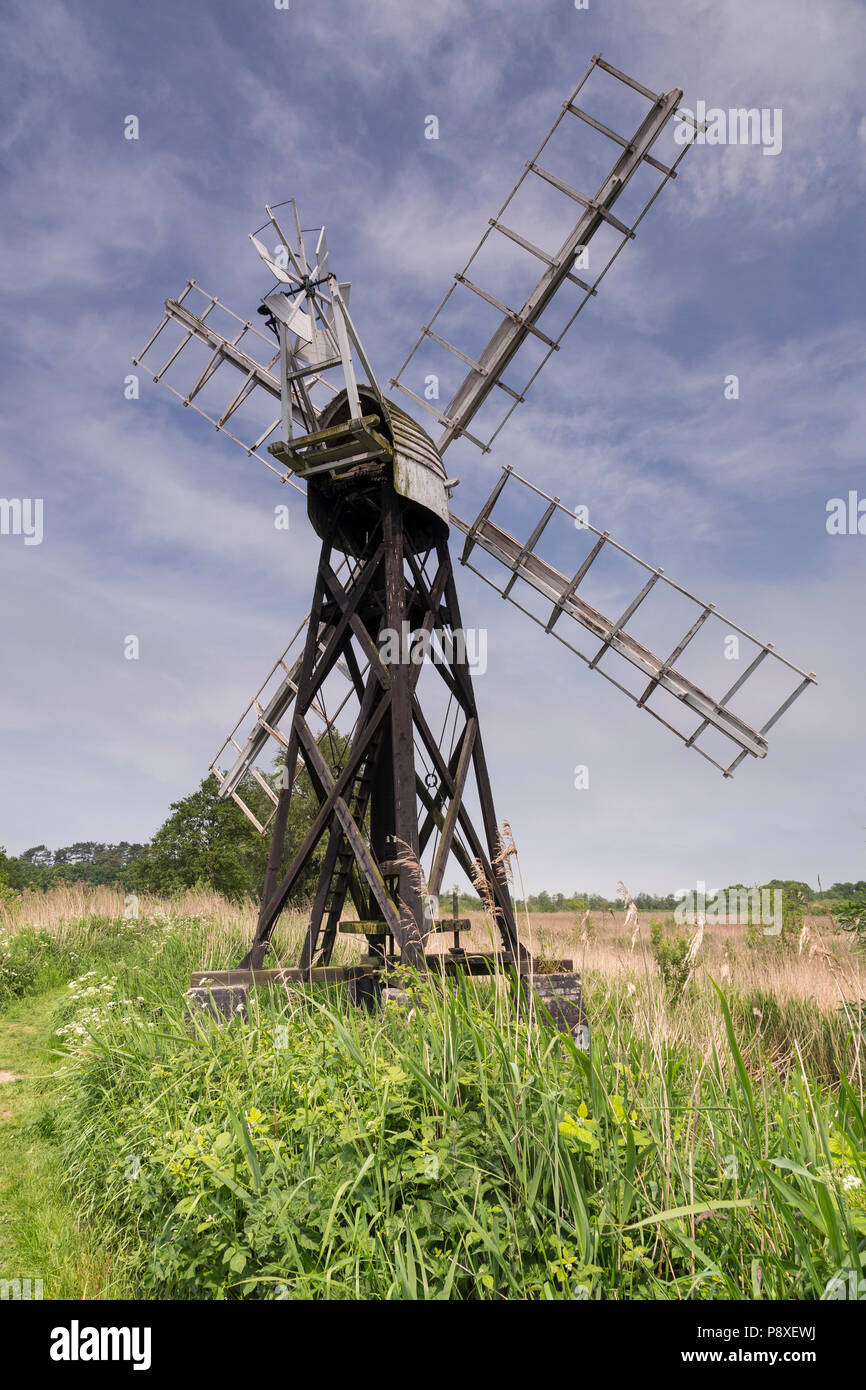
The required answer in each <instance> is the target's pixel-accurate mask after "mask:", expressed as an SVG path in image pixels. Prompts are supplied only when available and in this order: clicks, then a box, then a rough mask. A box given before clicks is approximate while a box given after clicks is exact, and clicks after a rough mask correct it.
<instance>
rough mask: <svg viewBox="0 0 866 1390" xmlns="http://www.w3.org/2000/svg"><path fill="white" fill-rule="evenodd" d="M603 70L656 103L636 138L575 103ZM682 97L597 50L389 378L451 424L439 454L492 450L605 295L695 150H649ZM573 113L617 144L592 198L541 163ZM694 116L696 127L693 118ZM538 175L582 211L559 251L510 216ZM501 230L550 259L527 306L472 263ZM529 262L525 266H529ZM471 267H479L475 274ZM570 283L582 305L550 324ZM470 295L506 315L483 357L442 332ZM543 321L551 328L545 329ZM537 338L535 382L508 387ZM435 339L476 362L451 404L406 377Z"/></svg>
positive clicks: (530, 252) (525, 252) (531, 256)
mask: <svg viewBox="0 0 866 1390" xmlns="http://www.w3.org/2000/svg"><path fill="white" fill-rule="evenodd" d="M595 73H602V74H606V75H608V76H609V77H611V78H613V79H615V80H616V81H617V82H618V83H620V84H621V85H623V86H625V87H627V88H629V89H631V90H632V91H633V92H636V93H638V94H639V95H640V96H641V97H642V98H643V99H645V100H646V101H649V103H650V107H649V110H648V111H647V113H646V114H645V115H644V117H643V119H642V120H641V121H640V124H639V125H638V127H637V130H636V131H635V133H634V135H633V136H632V137H631V139H626V137H624V136H622V135H619V134H617V132H616V131H614V130H612V129H611V128H610V127H609V126H608V125H606V124H605V123H604V122H602V121H600V120H597V119H596V118H595V117H594V116H592V115H590V114H589V113H588V112H587V111H585V110H584V109H583V107H581V106H578V105H577V97H578V96H579V94H580V93H581V91H582V89H583V88H584V87H585V86H586V84H587V82H588V81H589V79H590V78H591V77H592V76H593V74H595ZM608 85H609V84H608ZM681 97H682V91H681V90H679V89H678V88H677V89H674V90H672V91H670V92H667V93H663V94H657V93H655V92H651V91H650V90H649V88H647V87H644V86H643V85H642V84H641V83H639V82H636V81H635V80H634V79H633V78H631V77H628V76H627V75H626V74H625V73H623V72H620V71H619V69H617V68H614V67H612V66H611V65H610V64H609V63H606V62H604V61H603V59H602V58H601V56H600V55H596V56H595V57H594V58H593V59H592V62H591V63H590V66H589V68H588V69H587V71H586V73H585V74H584V76H583V78H582V79H581V81H580V82H579V83H578V86H577V87H576V88H575V90H574V92H573V93H572V95H571V97H570V99H569V100H568V101H566V102H564V103H563V108H562V111H561V112H560V114H559V116H558V117H557V119H556V121H555V122H554V124H553V126H552V127H551V129H550V130H549V131H548V133H547V135H546V136H545V138H544V140H543V141H542V143H541V145H540V147H539V149H538V151H537V152H536V154H535V156H534V157H533V159H531V160H530V161H529V162H528V163H527V165H526V167H525V169H524V172H523V174H522V175H521V176H520V178H519V179H518V181H517V183H516V184H515V186H514V187H513V188H512V190H511V192H510V193H509V195H508V197H507V198H506V200H505V202H504V203H503V205H502V207H501V208H500V210H499V212H498V213H497V215H496V217H495V218H491V219H490V222H489V225H488V229H487V231H486V232H485V233H484V235H483V237H482V238H481V241H480V242H479V243H478V245H477V246H476V248H475V250H474V251H473V252H472V255H471V256H470V258H469V260H468V262H467V264H466V267H465V268H464V270H463V272H462V273H460V274H458V275H456V276H455V277H454V283H453V284H452V285H451V287H450V288H449V290H448V292H447V293H446V295H445V297H444V299H443V300H442V301H441V303H440V304H439V306H438V307H437V309H436V311H435V313H434V314H433V317H432V318H431V319H430V321H429V323H428V324H426V325H425V327H424V328H423V329H422V331H421V336H420V338H419V339H418V341H417V342H416V344H415V346H414V347H413V348H412V351H411V352H410V353H409V356H408V357H407V358H406V360H405V362H404V363H403V365H402V366H401V368H400V370H399V371H398V372H397V374H396V376H395V377H393V378H392V379H391V385H392V386H395V387H397V389H398V390H400V391H402V392H403V393H404V394H405V395H407V396H409V397H411V398H412V400H414V401H415V402H416V404H418V405H420V406H422V407H423V408H424V409H425V410H427V411H428V412H429V413H430V414H432V415H434V416H435V418H436V419H437V420H438V421H439V423H440V424H441V425H442V426H443V432H442V434H441V436H440V437H439V439H438V440H437V441H436V443H437V447H438V449H439V451H440V453H442V452H443V451H444V450H445V449H446V448H447V447H448V445H449V444H450V443H452V441H453V440H454V439H456V438H458V437H463V438H466V439H468V440H469V441H470V442H471V443H473V444H475V445H477V447H478V448H480V449H481V450H482V451H483V452H485V453H486V452H487V451H488V450H489V449H490V447H491V445H492V443H493V440H494V439H495V438H496V436H497V435H498V434H499V431H500V430H501V429H502V427H503V426H504V425H505V423H506V421H507V420H508V419H509V418H510V416H511V414H512V412H513V411H514V410H515V409H516V408H517V406H518V405H519V404H520V403H521V402H522V401H523V400H524V398H525V396H526V392H527V391H528V390H529V387H530V386H531V385H532V384H533V382H534V381H535V378H536V377H537V375H538V373H539V372H540V370H541V368H542V367H543V366H544V365H545V363H546V362H547V361H548V360H549V359H550V357H551V356H552V354H553V353H554V352H558V351H559V347H560V344H561V342H562V339H563V338H564V337H565V334H566V333H567V332H568V329H569V328H570V327H571V325H572V323H573V322H574V320H575V319H576V318H577V315H578V314H579V313H580V311H581V309H582V308H583V307H584V305H585V304H586V303H587V301H588V300H589V299H591V298H593V297H594V296H595V295H596V294H597V292H598V286H599V284H600V282H601V281H602V280H603V279H604V277H605V275H606V274H607V272H608V270H609V269H610V267H611V266H612V264H613V262H614V261H615V260H616V258H617V257H618V256H619V254H620V252H621V251H622V249H623V247H624V246H626V245H627V244H628V242H629V241H631V240H633V239H634V236H635V232H636V229H637V227H638V224H639V223H640V222H641V221H642V220H643V218H644V217H645V215H646V213H647V212H648V211H649V209H650V207H651V206H652V204H653V203H654V202H655V200H656V198H657V197H658V195H659V193H660V192H661V190H662V188H664V186H665V185H666V184H667V183H668V182H669V181H670V180H671V179H673V178H675V177H676V170H677V165H678V164H679V163H680V161H681V160H682V158H683V157H684V155H685V154H686V152H687V151H688V150H689V148H690V143H686V144H685V145H684V146H683V148H682V150H681V152H680V154H679V156H678V157H677V159H676V160H675V161H674V163H673V164H671V165H666V164H663V163H662V162H661V161H660V160H658V159H656V158H655V156H654V155H653V154H651V150H652V149H653V147H654V146H655V144H656V142H657V140H658V138H659V136H660V135H661V134H662V132H663V131H664V130H665V128H666V127H667V125H668V123H669V122H670V121H671V120H673V119H674V117H676V116H677V114H678V113H677V106H678V103H679V101H680V99H681ZM679 119H680V120H687V121H690V122H691V118H690V117H687V116H685V115H680V116H679ZM572 120H574V121H579V122H580V123H581V124H582V126H583V128H584V129H585V128H589V129H592V130H594V131H595V132H596V134H597V135H599V136H601V137H603V139H604V140H605V141H607V142H608V145H610V144H613V146H614V147H615V149H617V150H618V151H619V153H618V155H617V157H616V159H615V161H614V163H613V165H612V167H611V168H610V169H609V172H608V173H607V174H606V176H605V177H604V178H603V179H602V181H601V184H600V185H599V186H598V189H597V192H596V193H595V195H594V196H590V195H588V194H586V193H583V192H581V191H580V190H578V189H577V188H574V187H573V186H572V184H571V183H570V182H568V181H566V179H564V178H562V177H561V176H560V175H559V174H558V173H555V172H554V171H553V170H551V169H549V168H547V167H545V165H544V164H542V163H541V159H542V157H544V158H545V160H547V158H548V156H547V154H546V153H545V152H546V151H547V150H548V149H550V151H551V153H554V152H555V151H556V150H557V148H558V143H559V142H558V140H557V136H558V135H559V134H561V127H562V123H563V122H567V121H572ZM691 123H692V124H693V122H691ZM560 157H562V155H560ZM548 162H549V161H548ZM566 167H567V166H566ZM650 169H651V170H653V171H654V175H659V174H660V175H661V179H660V181H657V186H655V187H654V189H653V191H652V193H651V195H650V196H649V197H648V198H647V199H646V200H645V201H644V202H643V206H642V207H641V209H640V211H639V213H638V214H637V216H635V217H634V218H633V220H632V221H631V222H624V221H622V220H621V219H620V218H619V217H618V216H617V215H616V213H615V212H614V211H613V209H614V207H615V206H616V205H617V203H618V202H619V200H620V199H621V198H622V196H623V194H624V193H625V191H626V188H627V186H628V184H629V183H630V182H631V180H632V179H633V178H634V177H635V175H637V174H638V172H639V171H643V172H645V171H647V170H650ZM533 181H538V182H539V183H542V184H544V185H546V186H547V187H548V188H553V189H554V190H555V191H556V193H557V194H558V195H559V197H560V198H561V199H563V200H564V203H565V205H566V206H567V207H570V208H574V206H575V205H576V206H577V208H578V209H579V211H578V213H577V215H576V220H573V221H572V225H571V226H570V228H569V230H568V232H567V234H566V236H565V238H564V240H563V241H562V243H561V245H560V247H559V249H558V250H555V251H554V250H545V249H543V248H542V247H540V246H538V245H536V244H535V243H534V242H533V241H532V240H530V239H528V238H527V237H526V236H524V235H523V234H522V233H521V232H519V231H517V230H516V229H515V228H514V227H513V226H510V225H508V223H506V222H505V221H503V218H504V217H505V215H506V213H509V209H510V208H511V207H512V205H514V207H515V211H516V210H517V208H518V206H519V205H520V202H521V195H524V197H523V201H524V202H525V201H526V196H525V195H526V193H527V185H529V184H531V183H532V182H533ZM530 192H531V190H530ZM509 215H510V214H509ZM604 231H607V232H608V233H612V234H613V241H614V249H613V251H612V253H611V254H609V255H606V259H605V263H604V265H603V267H602V269H601V270H600V271H599V273H598V274H597V275H595V277H594V279H592V280H586V279H583V278H582V277H580V276H579V275H577V274H575V268H576V267H579V266H581V264H582V262H583V261H584V260H586V258H587V257H588V254H589V249H590V247H591V246H593V243H594V242H595V240H596V239H597V238H598V237H599V234H600V233H602V232H604ZM496 237H498V238H503V239H505V240H506V241H507V242H508V243H510V245H511V246H517V247H518V248H519V249H520V252H521V253H522V258H523V260H524V262H526V263H527V264H529V265H532V266H536V265H537V264H538V262H541V263H542V264H543V266H544V269H543V271H541V273H540V275H539V277H538V279H537V281H536V283H535V284H534V285H533V286H532V288H531V290H530V292H529V293H528V294H527V295H526V297H525V298H524V299H523V302H522V303H521V305H520V307H519V308H515V307H509V305H508V304H507V303H505V302H504V301H503V300H502V299H501V297H500V296H499V295H497V294H494V293H491V291H490V290H489V289H485V288H482V286H481V285H480V284H479V283H478V281H477V278H476V272H475V271H474V270H473V264H474V263H475V262H476V261H477V260H478V258H479V256H480V255H481V253H482V251H485V250H487V251H489V250H490V245H489V243H490V242H491V240H492V239H494V238H496ZM608 249H609V248H608ZM525 268H526V266H525V265H524V267H523V269H525ZM470 270H471V271H472V276H471V278H470V274H469V272H470ZM566 285H573V286H576V287H577V289H578V290H579V291H580V292H581V293H580V297H579V299H578V303H577V306H576V308H575V309H574V310H573V312H572V313H571V314H570V315H569V316H568V318H567V321H566V322H565V325H564V326H562V327H559V326H557V327H556V328H555V329H554V328H550V329H548V328H547V321H546V320H544V319H543V316H544V314H545V311H546V310H547V309H548V307H549V306H550V304H551V301H552V300H553V298H554V296H555V295H556V294H557V292H558V291H559V290H560V289H561V288H562V287H564V286H566ZM467 294H469V295H473V296H475V297H476V299H480V300H481V301H483V302H485V303H486V304H487V305H489V306H490V307H491V308H492V309H493V310H494V311H495V313H496V314H497V315H498V316H499V322H498V323H497V325H496V327H495V329H494V331H493V333H492V335H491V337H490V339H489V341H488V342H487V344H486V346H485V347H484V348H483V350H482V351H481V352H480V353H478V354H477V355H476V354H474V353H473V352H472V350H471V348H469V346H468V344H467V343H464V344H463V347H460V346H458V345H456V344H453V343H452V342H450V341H449V340H448V339H447V338H446V337H445V336H443V333H444V328H442V327H440V324H441V322H442V318H443V314H444V313H445V311H446V310H447V311H449V312H450V313H451V315H452V317H455V316H456V321H457V323H458V324H459V325H461V326H462V327H463V329H464V331H466V329H465V314H464V313H463V309H464V308H465V305H461V306H460V309H459V310H457V306H456V304H455V300H456V299H458V298H463V299H465V296H466V295H467ZM455 311H456V313H455ZM542 321H543V323H544V326H542ZM434 325H436V328H434ZM530 338H533V339H534V340H535V341H536V343H539V344H541V347H542V350H543V351H542V356H541V360H540V362H538V363H537V365H535V366H534V369H533V370H532V372H531V375H530V376H529V380H528V381H526V382H524V383H521V382H520V381H518V382H517V383H516V384H509V383H507V382H506V381H505V379H504V373H505V371H506V369H507V368H508V367H509V365H510V364H511V363H512V362H513V361H514V359H515V358H517V357H518V354H519V352H520V349H521V348H522V347H523V345H524V344H525V343H526V342H527V340H528V339H530ZM431 345H435V347H436V348H438V349H439V350H440V356H441V352H442V351H444V352H447V353H450V354H451V355H452V356H453V357H456V358H458V359H460V360H461V361H462V362H463V363H464V364H468V366H469V371H468V372H467V373H466V374H465V375H464V377H463V379H462V381H461V382H460V384H459V386H458V387H457V389H456V391H455V392H454V394H453V395H452V397H451V399H450V401H449V403H448V405H447V406H446V407H445V408H444V410H439V409H437V408H436V407H435V406H434V405H432V404H431V403H430V401H429V400H427V399H425V398H423V397H422V396H420V395H419V394H418V392H417V391H416V390H413V389H412V388H411V387H410V386H409V385H408V384H407V381H406V377H407V376H409V375H410V367H411V368H412V371H413V372H417V366H418V363H417V362H416V361H415V359H416V357H417V355H418V354H419V352H421V350H422V349H429V348H430V347H431ZM413 364H414V365H413ZM425 370H426V369H425ZM497 390H500V391H502V392H503V393H504V394H505V396H506V397H507V398H508V399H509V401H510V404H509V405H508V407H507V409H506V413H505V415H504V416H503V418H502V419H501V420H499V421H498V422H497V423H495V427H494V428H493V429H492V433H491V434H490V435H489V437H488V438H487V439H482V438H480V437H479V435H478V434H476V433H473V432H470V430H469V428H468V426H469V424H470V423H471V421H472V420H473V417H474V416H475V415H476V414H477V413H478V412H479V410H480V409H481V407H482V406H483V405H484V403H485V401H486V400H487V398H488V397H489V396H490V395H491V393H493V392H495V391H497Z"/></svg>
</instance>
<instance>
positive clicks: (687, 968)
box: [650, 917, 692, 994]
mask: <svg viewBox="0 0 866 1390" xmlns="http://www.w3.org/2000/svg"><path fill="white" fill-rule="evenodd" d="M673 925H674V921H673V918H672V917H671V918H669V919H668V921H667V922H666V923H665V922H660V921H658V920H655V921H652V922H650V950H651V951H652V953H653V959H654V960H655V963H656V965H657V966H658V968H659V972H660V974H661V977H662V979H663V980H664V982H665V987H666V988H667V989H668V990H670V992H671V994H682V992H683V990H684V989H685V987H686V983H687V982H688V978H689V974H690V973H691V968H692V963H691V960H690V958H689V948H690V946H691V942H690V940H689V938H688V937H687V936H683V934H682V932H673V931H671V930H670V928H672V927H673ZM666 928H667V929H668V930H667V931H666Z"/></svg>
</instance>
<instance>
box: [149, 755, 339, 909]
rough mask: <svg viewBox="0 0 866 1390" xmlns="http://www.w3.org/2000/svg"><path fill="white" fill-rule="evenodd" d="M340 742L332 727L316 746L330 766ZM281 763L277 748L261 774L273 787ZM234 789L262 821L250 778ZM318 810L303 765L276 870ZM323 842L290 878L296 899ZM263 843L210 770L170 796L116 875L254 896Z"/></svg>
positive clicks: (262, 800) (261, 874)
mask: <svg viewBox="0 0 866 1390" xmlns="http://www.w3.org/2000/svg"><path fill="white" fill-rule="evenodd" d="M347 747H348V740H347V739H346V738H344V737H343V736H342V735H340V734H333V735H331V737H330V738H329V739H328V740H327V741H326V742H323V744H322V748H321V751H322V754H323V756H324V757H325V759H326V761H327V762H328V764H329V766H330V767H331V769H332V771H334V770H336V768H337V767H338V766H339V763H340V762H341V761H342V759H343V757H344V755H345V752H346V749H347ZM284 763H285V755H284V754H282V753H281V754H280V755H279V756H278V758H277V762H276V765H275V768H274V771H273V773H272V774H271V776H270V778H269V781H270V783H271V786H272V787H273V789H274V791H278V790H279V787H280V785H281V782H282V775H283V767H284ZM238 790H239V793H240V795H241V797H242V798H243V800H244V802H245V803H246V804H247V806H249V808H250V810H251V811H252V812H253V814H254V815H255V816H256V818H257V819H258V820H259V822H260V823H264V822H265V821H266V820H267V818H268V816H269V815H270V813H271V811H272V809H273V803H272V802H271V800H270V798H269V797H268V796H267V793H266V792H265V791H264V790H263V789H262V788H261V787H260V786H259V784H258V783H257V782H256V781H255V780H254V779H253V778H247V779H246V780H245V781H244V782H243V783H242V784H241V786H240V788H239V789H238ZM318 809H319V800H318V797H317V796H316V795H315V793H314V791H313V787H312V784H311V782H310V779H309V775H308V773H307V772H306V771H304V772H302V773H301V775H300V777H298V778H297V780H296V782H295V785H294V788H293V790H292V799H291V803H290V807H289V819H288V823H287V827H286V843H285V846H284V849H283V853H282V858H281V861H280V869H281V871H284V870H285V869H287V868H288V866H289V863H290V861H291V859H292V857H293V855H294V853H295V851H296V850H297V849H298V848H299V846H300V844H301V842H302V841H303V839H304V836H305V835H306V834H307V832H308V830H309V828H310V825H311V824H312V822H313V819H314V817H315V815H316V812H317V811H318ZM325 843H326V836H323V837H322V839H320V841H319V844H318V845H317V847H316V853H315V854H314V856H313V858H312V860H311V863H310V864H309V865H308V867H307V869H306V870H305V872H304V874H303V875H302V876H301V879H300V880H299V882H298V884H297V885H296V888H295V896H296V897H297V898H301V897H303V896H304V895H307V894H310V893H311V892H313V891H314V889H315V883H316V878H317V876H318V871H319V868H320V866H321V862H322V858H323V856H324V851H325ZM269 847H270V836H269V835H268V834H265V835H260V834H259V832H258V831H257V830H256V828H255V826H253V825H252V824H251V823H250V821H249V820H248V819H247V817H246V816H245V815H244V813H243V811H242V810H241V808H240V807H239V806H238V805H237V803H236V802H234V801H231V800H227V801H223V800H221V799H220V796H219V784H218V782H217V779H216V777H214V776H213V774H211V775H210V776H208V777H205V778H204V780H203V781H202V782H201V784H200V785H199V787H198V789H197V790H196V791H194V792H192V793H191V794H190V795H189V796H186V797H183V798H182V800H180V801H175V802H172V806H171V815H170V816H169V817H168V819H167V820H166V821H165V822H164V824H163V825H161V826H160V828H159V830H157V832H156V834H155V835H154V837H153V839H152V840H151V842H150V844H149V845H148V846H147V847H146V849H145V851H144V853H143V854H142V855H141V856H140V857H139V858H137V859H134V860H133V861H132V862H131V863H130V864H129V866H128V868H127V869H126V870H125V872H124V875H123V878H124V882H125V883H126V885H127V886H128V887H129V888H132V889H138V890H142V891H144V892H151V893H175V892H178V891H180V890H182V889H184V888H195V887H199V886H206V887H208V888H214V889H216V891H217V892H220V893H224V894H225V895H226V896H227V897H230V898H242V897H245V896H247V895H249V896H252V897H259V896H260V895H261V892H262V889H263V887H264V880H265V869H266V867H267V861H268V851H269Z"/></svg>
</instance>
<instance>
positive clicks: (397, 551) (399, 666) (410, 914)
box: [383, 484, 425, 970]
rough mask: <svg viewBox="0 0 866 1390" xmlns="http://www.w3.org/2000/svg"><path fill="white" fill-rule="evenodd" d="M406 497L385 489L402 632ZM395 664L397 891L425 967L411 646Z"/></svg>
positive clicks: (416, 959) (411, 947) (414, 961)
mask: <svg viewBox="0 0 866 1390" xmlns="http://www.w3.org/2000/svg"><path fill="white" fill-rule="evenodd" d="M401 509H402V501H401V499H400V497H399V496H398V494H397V493H396V492H395V491H394V489H393V488H392V487H391V486H390V484H389V485H388V486H387V487H386V488H385V489H383V511H384V517H383V523H384V539H385V623H386V626H387V627H388V628H390V629H391V631H392V632H395V633H397V634H398V636H399V637H402V633H403V631H404V629H403V623H404V621H405V620H406V619H407V609H406V576H405V571H404V562H403V556H404V547H403V517H402V510H401ZM399 645H400V656H399V657H398V660H397V662H396V664H395V665H392V666H391V668H390V675H391V749H392V758H393V787H394V836H395V839H396V846H395V849H396V854H395V858H396V859H397V860H399V861H403V860H406V861H408V862H405V863H404V862H401V863H400V872H399V878H398V884H399V887H398V895H399V901H400V915H401V918H402V919H403V927H404V944H403V951H402V954H403V957H404V959H405V960H406V963H407V964H408V965H412V966H414V967H415V968H416V969H418V970H423V969H424V968H425V967H424V908H423V904H422V901H421V889H420V862H419V854H418V805H417V801H416V797H415V745H414V737H413V728H412V694H411V687H410V667H409V662H408V652H403V650H402V641H401V642H400V643H399Z"/></svg>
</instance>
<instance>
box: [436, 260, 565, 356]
mask: <svg viewBox="0 0 866 1390" xmlns="http://www.w3.org/2000/svg"><path fill="white" fill-rule="evenodd" d="M454 279H455V280H456V281H457V283H458V285H465V286H466V288H467V290H472V292H473V294H477V295H479V296H480V297H481V298H482V299H486V301H487V303H488V304H492V305H493V307H494V309H498V310H499V312H500V314H505V316H506V318H509V319H513V320H514V322H515V323H516V324H517V325H518V326H519V327H520V328H525V329H526V331H527V333H533V334H534V335H535V337H536V338H540V339H541V341H542V342H543V343H545V344H546V345H547V347H549V348H550V349H551V350H552V351H553V352H559V343H555V342H554V341H553V339H552V338H548V336H547V334H546V333H542V331H541V329H540V328H536V326H535V324H534V323H530V322H529V320H528V319H524V318H521V316H520V314H518V313H517V311H516V309H509V307H508V305H507V304H503V303H502V300H501V299H497V298H496V296H495V295H492V294H488V293H487V291H486V290H482V289H481V287H480V286H479V285H475V284H473V283H472V281H471V280H467V279H466V276H465V275H455V276H454Z"/></svg>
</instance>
